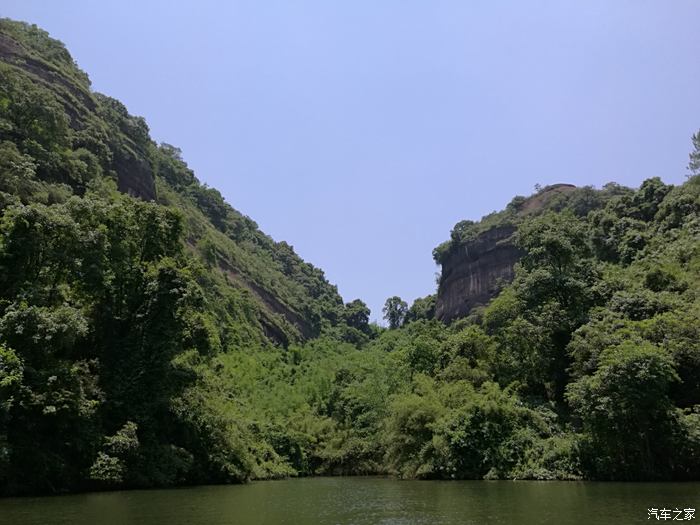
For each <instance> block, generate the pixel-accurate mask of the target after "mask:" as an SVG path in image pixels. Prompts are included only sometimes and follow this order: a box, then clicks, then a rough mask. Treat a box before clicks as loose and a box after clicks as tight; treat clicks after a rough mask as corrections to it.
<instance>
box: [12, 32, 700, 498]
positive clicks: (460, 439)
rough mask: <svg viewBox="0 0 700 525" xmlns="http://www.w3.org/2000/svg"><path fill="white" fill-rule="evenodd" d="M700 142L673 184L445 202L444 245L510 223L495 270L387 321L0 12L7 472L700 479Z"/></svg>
mask: <svg viewBox="0 0 700 525" xmlns="http://www.w3.org/2000/svg"><path fill="white" fill-rule="evenodd" d="M693 145H694V150H693V152H692V153H691V163H690V168H691V175H690V176H689V178H688V180H687V182H685V183H684V184H682V185H680V186H671V185H666V184H664V183H663V182H662V181H661V180H660V179H650V180H647V181H645V182H644V183H643V184H642V185H641V187H640V188H639V189H630V188H625V187H621V186H618V185H615V184H609V185H607V186H605V187H604V188H603V189H601V190H596V189H594V188H576V189H572V190H571V191H566V192H561V193H560V194H558V195H557V196H556V197H555V198H547V199H544V198H543V197H542V195H540V194H539V193H537V194H535V195H534V196H532V197H531V198H529V199H526V198H525V197H516V198H515V199H513V201H512V202H511V203H510V204H509V205H508V206H507V207H506V209H505V210H504V211H502V212H499V213H495V214H492V215H490V216H488V217H485V218H484V219H482V220H481V221H479V222H471V221H464V222H461V223H459V224H458V225H457V226H456V227H455V229H454V230H453V232H452V235H451V239H450V240H449V241H448V242H447V243H445V244H443V245H441V246H440V247H438V248H437V249H436V250H435V257H436V260H437V261H438V262H442V261H444V260H446V259H447V258H448V257H449V256H450V254H452V253H455V252H456V251H458V250H459V249H460V246H463V245H464V243H466V242H469V241H470V240H472V239H474V238H475V236H477V235H479V234H481V233H482V232H485V231H488V230H490V229H493V228H498V227H503V226H507V227H508V228H509V230H508V232H510V233H509V234H508V235H510V237H509V239H508V242H510V243H512V244H513V245H514V246H515V247H516V248H517V250H518V253H519V254H521V257H520V258H519V262H518V263H517V264H516V265H515V267H514V270H513V280H512V282H510V283H506V282H504V283H502V284H501V287H500V293H499V294H498V295H497V296H496V297H495V298H494V299H493V300H491V301H490V302H489V303H488V304H487V305H485V306H479V307H476V308H473V309H472V310H471V311H470V312H469V313H468V315H464V316H461V317H460V318H456V319H454V320H451V321H450V322H449V323H445V322H442V321H440V320H438V319H435V304H436V303H435V300H436V297H435V296H430V297H426V298H423V299H419V300H417V301H415V302H414V304H413V305H412V306H411V307H410V308H409V307H408V305H407V304H406V303H404V302H403V301H402V300H401V299H400V298H397V297H396V298H390V299H389V300H388V301H387V308H386V312H385V313H386V318H387V320H388V321H389V324H390V328H389V329H383V328H379V327H377V326H374V325H371V324H369V323H368V320H369V310H368V309H367V307H366V306H365V305H364V303H363V302H362V301H360V300H355V301H352V302H349V303H347V304H344V303H343V301H342V299H341V298H340V296H339V295H338V293H337V290H336V288H335V287H334V286H332V285H330V284H329V283H328V282H327V281H326V280H325V278H324V275H323V273H322V272H321V271H320V270H319V269H317V268H314V267H313V266H311V265H310V264H308V263H306V262H304V261H302V260H301V259H300V258H299V257H298V256H297V255H296V254H295V253H294V251H293V249H292V248H291V247H290V246H289V245H287V244H286V243H284V242H280V243H277V242H274V241H273V240H272V239H271V238H269V237H268V236H266V235H265V234H264V233H262V232H261V231H260V230H259V229H258V228H257V225H256V224H255V223H254V222H253V221H252V220H251V219H249V218H248V217H245V216H243V215H241V214H240V213H238V212H237V211H235V210H234V209H233V208H231V207H230V206H229V205H228V204H226V203H225V202H224V200H223V198H222V197H221V195H220V194H219V192H217V191H216V190H214V189H212V188H208V187H206V185H203V184H201V183H200V182H199V181H198V180H197V178H196V177H195V175H194V173H193V172H192V171H191V170H190V169H188V167H187V165H186V164H185V162H184V161H183V159H182V158H181V155H180V152H179V150H178V149H177V148H175V147H173V146H170V145H167V144H161V145H157V144H155V143H154V142H153V141H152V140H151V138H150V137H149V134H148V127H147V125H146V123H145V122H144V121H143V119H141V118H138V117H134V116H132V115H130V114H129V113H128V111H127V110H126V108H125V107H124V106H123V105H122V104H121V103H119V102H118V101H116V100H114V99H111V98H109V97H106V96H104V95H100V94H97V93H94V92H93V91H91V89H90V83H89V80H88V77H87V75H86V74H85V73H83V72H82V71H80V70H79V69H78V68H77V66H76V65H75V64H74V62H73V60H72V58H71V57H70V55H69V53H68V52H67V50H66V49H65V47H64V46H63V45H62V44H61V43H60V42H58V41H56V40H53V39H51V38H49V36H48V35H47V34H46V33H45V32H44V31H42V30H40V29H38V28H36V27H35V26H29V25H26V24H23V23H19V22H13V21H10V20H1V21H0V494H27V493H55V492H63V491H71V490H93V489H106V488H130V487H152V486H168V485H177V484H192V483H230V482H242V481H246V480H250V479H266V478H274V477H282V476H295V475H318V474H375V473H382V474H392V475H397V476H401V477H410V478H413V477H417V478H445V479H453V478H473V479H480V478H491V479H498V478H503V479H513V478H517V479H583V478H588V479H604V480H612V479H615V480H642V479H644V480H646V479H659V480H667V479H678V480H685V479H698V477H700V176H698V175H696V173H697V170H698V169H699V168H700V137H698V136H696V137H695V138H694V142H693ZM532 202H536V203H538V204H537V205H536V206H533V205H531V204H530V203H532ZM426 278H430V277H429V276H426ZM443 281H444V280H443Z"/></svg>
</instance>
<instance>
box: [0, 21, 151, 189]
mask: <svg viewBox="0 0 700 525" xmlns="http://www.w3.org/2000/svg"><path fill="white" fill-rule="evenodd" d="M1 29H2V28H0V63H4V64H6V65H8V66H10V67H13V68H17V70H19V71H21V72H22V73H23V74H24V75H26V76H27V77H28V78H29V79H31V81H32V82H34V83H36V84H41V85H43V86H44V87H46V88H47V89H49V90H50V91H51V92H52V93H53V95H54V96H55V97H56V100H57V101H58V102H59V103H60V104H61V105H62V106H63V109H64V110H65V113H66V115H68V116H69V124H70V126H71V128H72V129H73V131H75V132H76V133H83V134H86V133H87V134H90V133H92V132H94V129H95V128H90V127H89V125H88V123H89V122H90V121H94V120H95V114H96V113H98V114H101V113H102V110H103V109H104V108H103V107H102V105H103V104H104V102H103V100H106V99H107V98H108V97H101V96H100V95H98V94H96V93H94V92H93V91H91V89H90V81H89V79H88V77H87V75H85V73H83V72H82V71H80V70H79V69H78V67H77V66H76V65H75V63H73V61H72V58H71V57H70V55H69V54H68V52H67V51H65V50H63V53H59V54H58V56H57V58H56V59H55V61H54V62H51V61H48V60H46V59H44V58H43V57H41V56H40V55H38V54H37V51H36V50H33V49H30V48H28V47H25V45H23V44H22V43H21V42H19V41H18V40H16V39H15V38H14V37H13V36H12V35H11V34H8V33H5V32H3V31H2V30H1ZM98 99H99V100H98ZM119 106H121V104H119ZM121 113H123V114H119V112H117V113H116V114H117V115H118V116H119V118H120V119H121V122H115V121H112V120H109V119H108V120H106V121H103V122H101V129H100V132H101V133H102V134H103V136H102V137H100V138H101V139H104V140H105V142H107V143H108V146H109V148H110V150H111V153H112V162H111V165H109V166H106V167H107V168H108V169H109V170H110V171H112V172H113V173H114V175H115V176H116V180H117V187H118V188H119V191H121V192H123V193H128V194H129V195H132V196H134V197H139V198H141V199H144V200H149V201H150V200H154V199H155V197H156V188H155V178H154V174H153V168H152V166H151V165H150V164H149V162H148V151H147V150H148V147H149V145H148V144H147V143H146V142H149V141H150V139H148V137H147V136H146V137H145V141H144V137H143V136H142V135H143V133H139V132H134V130H137V128H136V127H135V126H131V125H130V124H131V123H132V121H134V120H135V118H134V117H132V116H131V115H129V114H128V113H127V112H126V109H124V110H123V111H122V112H121ZM132 128H133V129H132ZM98 129H99V128H98ZM137 131H138V130H137Z"/></svg>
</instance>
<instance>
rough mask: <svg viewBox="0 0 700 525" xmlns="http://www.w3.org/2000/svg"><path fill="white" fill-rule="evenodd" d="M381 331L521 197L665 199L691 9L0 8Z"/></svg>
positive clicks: (468, 5)
mask: <svg viewBox="0 0 700 525" xmlns="http://www.w3.org/2000/svg"><path fill="white" fill-rule="evenodd" d="M0 15H1V16H9V17H11V18H15V19H21V20H25V21H28V22H32V23H36V24H38V25H40V26H41V27H43V28H44V29H46V30H48V31H49V32H50V33H51V35H52V36H54V37H56V38H58V39H60V40H62V41H63V42H64V43H66V45H67V46H68V48H69V50H70V51H71V53H72V54H73V57H74V58H75V59H76V61H77V62H78V64H79V65H80V66H81V67H82V68H83V69H84V70H85V71H86V72H87V73H88V74H89V75H90V78H91V79H92V82H93V88H94V89H95V90H97V91H101V92H104V93H106V94H108V95H111V96H113V97H115V98H118V99H119V100H121V101H122V102H124V103H125V104H126V105H127V107H128V108H129V110H130V111H131V112H132V113H134V114H137V115H141V116H144V117H145V118H146V120H147V121H148V123H149V125H150V127H151V132H152V135H153V137H154V138H155V139H156V140H157V141H164V142H168V143H171V144H173V145H176V146H178V147H180V148H181V149H182V151H183V156H184V158H185V160H186V161H187V162H188V163H189V165H190V166H191V167H192V168H193V169H194V170H195V172H196V173H197V176H198V177H199V178H200V180H202V181H204V182H206V183H207V184H209V185H210V186H213V187H216V188H217V189H219V190H220V191H221V192H222V194H223V195H224V197H225V198H226V199H227V201H228V202H229V203H231V204H232V205H233V206H234V207H235V208H237V209H238V210H240V211H242V212H243V213H245V214H247V215H249V216H251V217H252V218H253V219H254V220H255V221H257V223H258V224H259V225H260V226H261V228H262V229H263V230H264V231H265V232H266V233H268V234H270V235H272V236H273V237H274V238H275V239H276V240H286V241H287V242H289V243H290V244H292V245H293V246H294V247H295V249H296V251H297V252H298V253H299V254H300V255H301V256H302V257H304V258H305V259H306V260H307V261H310V262H312V263H313V264H315V265H316V266H319V267H321V268H322V269H323V270H325V272H326V275H327V276H328V278H329V280H330V281H331V282H333V283H335V284H337V285H338V287H339V290H340V292H341V293H342V295H343V297H344V298H345V300H346V301H347V300H351V299H353V298H356V297H360V298H361V299H363V300H364V301H366V302H367V303H368V304H369V306H370V308H371V309H372V318H373V319H378V318H379V317H381V305H382V304H383V302H384V300H385V299H386V298H387V297H388V296H390V295H400V296H402V297H403V298H404V299H406V300H408V301H409V302H410V301H412V300H413V299H415V298H416V297H419V296H423V295H427V294H429V293H432V292H433V291H434V290H435V277H434V275H435V272H436V271H437V270H438V268H437V267H436V266H435V264H434V263H433V261H432V257H431V252H432V249H433V248H434V247H435V246H436V245H437V244H439V243H440V242H442V241H443V240H445V239H447V238H448V236H449V232H450V229H451V227H452V226H453V225H454V223H456V222H457V221H459V220H461V219H466V218H468V219H478V218H480V217H481V216H482V215H484V214H486V213H488V212H490V211H493V210H495V209H501V208H502V207H503V206H504V205H505V204H507V203H508V202H509V201H510V199H511V198H512V197H513V196H514V195H516V194H529V193H531V192H532V190H533V186H534V185H535V184H536V183H539V184H542V185H546V184H550V183H555V182H570V183H573V184H577V185H585V184H593V185H595V186H601V185H602V184H604V183H606V182H608V181H616V182H619V183H622V184H627V185H631V186H638V185H639V184H640V183H641V181H642V180H644V179H645V178H648V177H653V176H661V177H662V178H663V179H664V180H665V181H667V182H673V183H679V182H682V181H683V180H684V179H685V174H686V170H685V166H686V164H687V160H688V152H689V150H690V140H689V138H690V135H691V134H692V133H693V132H695V131H697V129H698V128H700V96H699V95H698V93H699V91H698V89H699V86H700V31H699V30H698V24H699V22H700V1H697V0H673V1H668V0H657V1H648V0H615V1H610V0H586V1H581V0H578V1H561V0H557V1H535V0H532V1H520V0H518V1H512V2H499V1H494V0H484V1H466V0H455V1H440V0H423V1H412V0H346V1H344V2H341V1H330V0H319V1H303V0H297V1H293V0H282V1H273V0H269V1H264V0H251V1H248V2H215V1H203V0H199V1H196V2H195V1H192V2H177V1H172V0H171V1H146V0H140V1H126V0H120V1H101V2H95V1H92V0H91V1H87V0H86V1H71V0H65V1H60V2H53V1H48V0H45V1H39V0H36V1H33V0H3V2H2V6H1V7H0Z"/></svg>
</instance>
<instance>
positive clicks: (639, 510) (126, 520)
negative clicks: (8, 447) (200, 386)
mask: <svg viewBox="0 0 700 525" xmlns="http://www.w3.org/2000/svg"><path fill="white" fill-rule="evenodd" d="M652 507H653V508H656V509H659V510H661V509H663V508H666V509H668V510H669V511H670V512H671V519H670V520H668V521H674V520H673V518H674V517H676V520H675V521H679V520H678V518H679V517H682V518H684V519H683V521H684V522H686V523H699V524H700V518H697V517H696V518H695V519H686V518H687V516H688V515H687V514H685V513H682V514H680V515H678V514H676V513H675V512H674V509H676V508H678V509H679V510H682V509H686V508H699V510H700V483H684V484H683V483H592V482H580V483H578V482H528V481H520V482H509V481H400V480H394V479H388V478H374V477H348V478H309V479H290V480H283V481H262V482H255V483H250V484H248V485H233V486H231V485H229V486H204V487H193V488H180V489H169V490H140V491H122V492H102V493H90V494H77V495H69V496H53V497H41V498H5V499H0V523H2V524H3V525H5V524H7V525H48V524H51V525H125V524H139V525H247V524H270V525H272V524H275V525H277V524H290V525H291V524H293V525H307V524H309V525H312V524H313V525H315V524H319V525H323V524H329V525H340V524H343V525H345V524H348V525H350V524H353V525H364V524H367V525H369V524H372V525H375V524H386V525H418V524H420V525H435V524H446V525H451V524H460V525H464V524H475V525H476V524H479V525H481V524H511V523H517V524H524V525H534V524H546V523H552V524H559V525H574V524H576V525H578V524H608V523H610V524H613V523H614V524H616V525H618V524H627V523H650V522H654V521H656V519H655V517H653V516H652V518H651V520H649V519H648V509H649V508H652ZM660 521H665V520H660Z"/></svg>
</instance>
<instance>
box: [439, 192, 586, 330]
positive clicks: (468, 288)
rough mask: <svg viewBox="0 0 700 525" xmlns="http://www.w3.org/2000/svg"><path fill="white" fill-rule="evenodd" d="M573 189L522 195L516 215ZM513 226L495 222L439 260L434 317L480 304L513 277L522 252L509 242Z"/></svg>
mask: <svg viewBox="0 0 700 525" xmlns="http://www.w3.org/2000/svg"><path fill="white" fill-rule="evenodd" d="M575 189H576V186H574V185H573V184H553V185H551V186H547V187H546V188H544V189H542V190H540V191H539V192H538V193H536V194H535V195H532V196H531V197H529V198H527V199H525V200H524V201H523V202H522V204H521V206H520V208H519V210H518V213H517V214H518V216H520V217H524V216H526V215H530V214H535V213H537V212H538V211H540V210H541V209H542V208H543V207H544V206H545V205H546V204H547V203H548V202H550V201H551V200H552V199H553V198H556V197H557V196H560V195H562V194H567V193H569V192H571V191H573V190H575ZM516 229H517V228H516V227H515V226H512V225H508V226H498V227H495V228H491V229H490V230H486V231H484V232H482V233H480V234H479V235H478V236H477V237H476V238H475V239H474V240H472V241H468V242H466V243H464V244H462V245H461V246H459V248H458V249H455V250H454V251H453V252H452V253H451V254H450V255H449V256H448V257H447V259H446V260H445V261H444V262H443V264H442V278H441V279H440V287H439V289H438V294H437V301H436V305H435V317H436V318H437V319H439V320H441V321H443V322H449V321H452V320H453V319H458V318H460V317H464V316H466V315H468V314H469V312H470V311H471V309H472V308H474V307H475V306H478V305H484V304H486V303H488V302H489V300H490V299H491V298H493V297H494V296H495V295H496V294H497V293H498V291H499V290H500V288H501V287H502V285H503V284H507V283H509V282H511V281H512V280H513V277H514V266H515V263H516V262H518V261H519V260H520V258H521V257H522V256H523V252H522V251H521V250H520V249H519V248H517V247H516V246H515V244H514V243H513V240H512V238H513V234H514V233H515V231H516Z"/></svg>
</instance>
